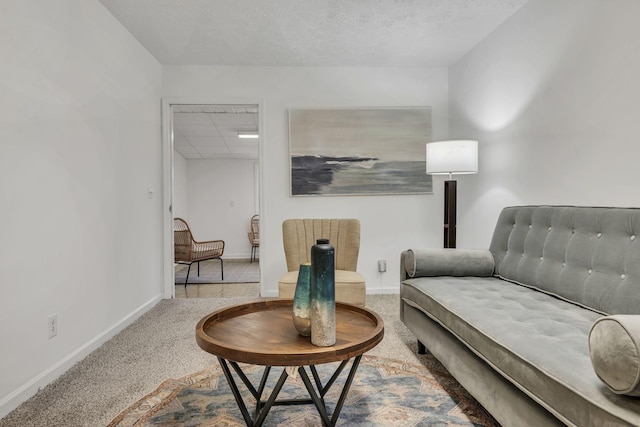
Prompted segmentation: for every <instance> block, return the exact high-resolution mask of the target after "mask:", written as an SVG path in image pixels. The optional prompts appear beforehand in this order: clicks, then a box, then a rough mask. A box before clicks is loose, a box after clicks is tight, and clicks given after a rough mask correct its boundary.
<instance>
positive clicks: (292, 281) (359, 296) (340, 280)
mask: <svg viewBox="0 0 640 427" xmlns="http://www.w3.org/2000/svg"><path fill="white" fill-rule="evenodd" d="M297 282H298V271H297V270H296V271H289V272H288V273H285V274H284V275H283V276H282V277H281V278H280V282H279V283H278V292H279V296H280V298H293V295H294V294H295V291H296V283H297ZM365 289H366V285H365V281H364V277H362V275H361V274H360V273H357V272H355V271H347V270H336V301H340V302H346V303H348V304H355V305H360V306H364V304H365V299H366V290H365Z"/></svg>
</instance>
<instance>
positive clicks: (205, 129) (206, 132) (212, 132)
mask: <svg viewBox="0 0 640 427" xmlns="http://www.w3.org/2000/svg"><path fill="white" fill-rule="evenodd" d="M176 127H177V128H178V131H179V132H180V133H181V134H182V135H184V136H186V137H190V136H220V132H218V129H217V128H216V127H215V126H201V125H194V126H185V125H179V126H178V125H176Z"/></svg>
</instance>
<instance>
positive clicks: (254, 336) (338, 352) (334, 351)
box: [196, 299, 384, 426]
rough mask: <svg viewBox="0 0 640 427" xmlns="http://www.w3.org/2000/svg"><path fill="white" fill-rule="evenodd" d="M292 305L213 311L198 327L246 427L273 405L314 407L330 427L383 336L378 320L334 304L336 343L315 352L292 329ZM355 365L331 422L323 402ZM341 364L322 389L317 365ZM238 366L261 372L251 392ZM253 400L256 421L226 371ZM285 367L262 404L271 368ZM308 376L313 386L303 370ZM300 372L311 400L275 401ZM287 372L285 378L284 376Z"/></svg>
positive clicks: (362, 311) (272, 302)
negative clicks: (260, 368)
mask: <svg viewBox="0 0 640 427" xmlns="http://www.w3.org/2000/svg"><path fill="white" fill-rule="evenodd" d="M292 305H293V302H292V300H290V299H289V300H286V299H275V300H264V301H256V302H251V303H247V304H241V305H235V306H232V307H227V308H224V309H222V310H218V311H215V312H213V313H211V314H209V315H207V316H205V317H204V318H202V320H200V322H198V325H197V326H196V341H197V343H198V345H199V346H200V347H201V348H202V349H203V350H205V351H207V352H209V353H211V354H213V355H215V356H217V357H218V361H219V362H220V366H221V367H222V370H223V372H224V375H225V378H226V379H227V382H228V383H229V387H230V388H231V391H232V393H233V395H234V397H235V399H236V402H237V403H238V407H239V408H240V412H242V416H243V418H244V420H245V422H246V423H247V426H260V425H262V423H263V422H264V419H265V417H266V416H267V414H268V412H269V410H270V409H271V407H272V406H273V405H300V404H311V403H313V404H314V405H315V406H316V408H317V410H318V413H319V414H320V417H321V418H322V421H323V423H324V424H325V425H328V426H334V425H335V423H336V421H337V420H338V417H339V416H340V411H341V410H342V406H343V404H344V400H345V398H346V397H347V393H348V392H349V387H350V386H351V382H352V381H353V378H354V376H355V374H356V371H357V369H358V365H359V363H360V359H361V358H362V355H363V354H364V353H365V352H366V351H368V350H371V349H372V348H374V347H375V346H376V345H377V344H378V343H379V342H380V341H382V337H383V336H384V323H383V321H382V318H381V317H380V316H379V315H378V314H376V313H374V312H373V311H371V310H368V309H366V308H363V307H357V306H355V305H351V304H344V303H339V302H338V303H336V343H335V345H333V346H330V347H317V346H315V345H313V344H311V340H310V339H309V337H303V336H301V335H299V334H298V332H297V331H296V329H295V327H294V326H293V320H292ZM351 359H353V363H352V365H351V369H350V370H349V374H348V376H347V380H346V382H345V384H344V387H343V389H342V392H341V393H340V398H339V400H338V402H337V404H336V407H335V409H334V411H333V414H332V415H331V417H329V414H328V413H327V406H326V404H325V400H324V396H325V395H326V394H327V392H328V391H329V389H330V388H331V386H332V385H333V384H334V383H335V381H336V380H337V379H338V377H339V375H340V373H341V372H342V371H343V369H344V368H345V367H346V366H347V364H348V362H349V361H350V360H351ZM331 362H341V363H340V365H339V366H338V367H337V369H336V371H335V373H334V374H333V375H332V376H331V378H330V379H329V381H328V382H327V383H326V384H322V383H321V381H320V376H319V375H318V373H317V371H316V368H315V365H320V364H323V363H331ZM238 363H248V364H252V365H262V366H265V370H264V373H263V375H262V380H261V381H260V384H259V385H258V387H257V388H256V387H254V386H253V385H252V384H251V383H250V382H249V380H248V378H247V376H246V375H245V374H244V373H243V371H242V369H241V367H240V366H239V365H238ZM229 365H230V366H231V367H232V368H233V369H234V371H235V372H236V374H237V376H238V377H239V378H240V380H241V381H242V382H243V383H244V384H245V386H246V387H247V388H248V389H249V391H250V392H251V394H252V395H253V397H254V398H255V399H256V409H255V415H254V418H252V417H251V415H250V414H249V411H248V410H247V406H246V404H245V403H244V400H243V399H242V396H241V394H240V392H239V390H238V386H237V384H236V381H235V379H234V377H233V375H232V373H231V370H230V369H229ZM273 366H284V367H288V368H287V369H283V371H282V374H281V375H280V378H279V379H278V382H277V383H276V385H275V386H274V388H273V390H272V392H271V394H270V396H269V397H268V398H267V400H262V393H263V392H264V389H265V386H266V383H267V379H268V376H269V372H270V370H271V367H273ZM306 367H308V368H309V370H310V371H311V373H312V376H313V379H314V383H315V387H314V384H313V383H312V382H311V380H310V378H309V375H308V374H307V369H306ZM296 371H297V372H298V373H299V374H300V378H301V379H302V382H303V383H304V385H305V387H306V389H307V392H308V393H309V397H310V399H293V400H280V401H279V400H276V398H277V396H278V393H279V392H280V390H281V389H282V386H283V385H284V383H285V381H286V379H287V377H288V376H289V373H293V372H296ZM288 372H289V373H288Z"/></svg>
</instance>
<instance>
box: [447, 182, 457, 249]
mask: <svg viewBox="0 0 640 427" xmlns="http://www.w3.org/2000/svg"><path fill="white" fill-rule="evenodd" d="M456 198H457V194H456V181H453V180H446V181H445V182H444V247H445V248H455V247H456Z"/></svg>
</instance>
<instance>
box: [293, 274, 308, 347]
mask: <svg viewBox="0 0 640 427" xmlns="http://www.w3.org/2000/svg"><path fill="white" fill-rule="evenodd" d="M293 325H294V326H295V327H296V330H297V331H298V333H299V334H300V335H303V336H305V337H308V336H309V335H311V263H309V262H307V263H305V264H301V265H300V269H299V270H298V281H297V282H296V291H295V294H294V295H293Z"/></svg>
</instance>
